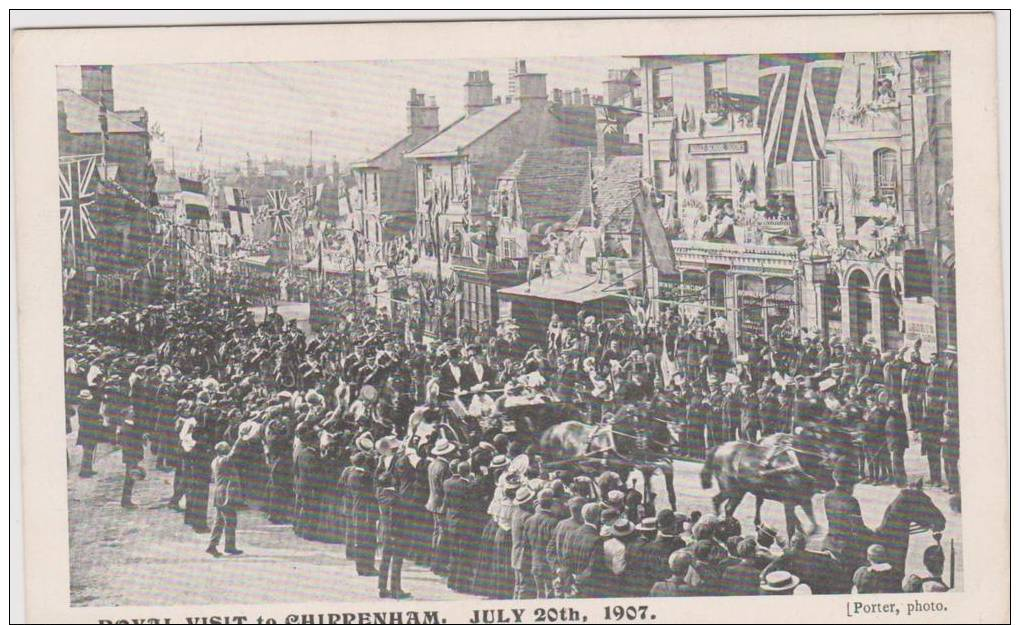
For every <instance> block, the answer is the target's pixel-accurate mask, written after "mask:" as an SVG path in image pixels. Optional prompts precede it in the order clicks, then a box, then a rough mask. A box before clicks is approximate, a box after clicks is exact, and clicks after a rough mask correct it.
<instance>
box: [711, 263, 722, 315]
mask: <svg viewBox="0 0 1020 625" xmlns="http://www.w3.org/2000/svg"><path fill="white" fill-rule="evenodd" d="M708 307H709V316H710V318H713V319H714V318H716V317H725V316H726V273H725V272H722V271H713V272H711V273H710V274H709V278H708Z"/></svg>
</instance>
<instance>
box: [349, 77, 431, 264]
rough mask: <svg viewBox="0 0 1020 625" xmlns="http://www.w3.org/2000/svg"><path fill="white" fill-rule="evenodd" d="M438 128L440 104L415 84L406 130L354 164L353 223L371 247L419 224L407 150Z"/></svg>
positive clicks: (397, 236)
mask: <svg viewBox="0 0 1020 625" xmlns="http://www.w3.org/2000/svg"><path fill="white" fill-rule="evenodd" d="M437 132H439V107H438V106H436V99H435V97H433V96H426V95H425V94H424V93H419V92H418V90H417V89H411V92H410V95H409V97H408V101H407V134H405V135H404V136H403V137H401V138H400V139H399V140H398V141H396V142H395V143H392V144H390V145H389V146H388V147H386V149H384V150H383V151H381V152H379V153H377V154H375V155H374V156H372V157H370V158H367V159H365V160H363V161H361V162H358V163H355V164H353V165H351V171H352V173H353V175H354V177H355V186H354V189H353V190H352V191H353V192H354V193H356V194H357V196H358V197H357V199H356V200H355V201H354V202H353V204H352V206H353V209H354V210H353V211H352V216H351V218H350V227H352V228H354V229H355V230H356V231H357V232H359V233H360V234H361V236H362V238H363V239H364V241H365V243H366V245H367V246H368V247H369V248H370V249H374V250H381V249H382V247H383V245H384V244H385V243H387V242H389V241H392V240H394V239H397V238H399V237H402V236H404V235H407V234H409V233H410V232H411V231H412V230H413V229H414V225H415V214H416V213H415V193H416V189H415V174H416V167H415V163H414V161H412V160H408V159H405V158H404V155H406V154H407V153H408V152H410V151H411V150H413V149H414V148H416V147H418V146H419V145H421V144H422V143H424V142H425V141H426V140H427V139H428V138H429V137H431V136H432V135H434V134H436V133H437Z"/></svg>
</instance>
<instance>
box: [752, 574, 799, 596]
mask: <svg viewBox="0 0 1020 625" xmlns="http://www.w3.org/2000/svg"><path fill="white" fill-rule="evenodd" d="M799 584H800V579H798V577H797V576H796V575H794V574H793V573H790V572H788V571H772V572H771V573H769V574H768V575H766V576H765V579H764V580H762V582H761V586H760V588H761V592H762V593H763V594H767V595H787V594H790V593H792V592H793V589H794V588H796V587H797V586H798V585H799Z"/></svg>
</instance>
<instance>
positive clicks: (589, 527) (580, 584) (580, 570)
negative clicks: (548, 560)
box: [566, 503, 604, 597]
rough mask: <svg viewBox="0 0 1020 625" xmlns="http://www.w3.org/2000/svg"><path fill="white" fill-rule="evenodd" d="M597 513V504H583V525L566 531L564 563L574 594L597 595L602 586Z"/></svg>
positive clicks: (598, 511) (601, 555)
mask: <svg viewBox="0 0 1020 625" xmlns="http://www.w3.org/2000/svg"><path fill="white" fill-rule="evenodd" d="M601 514H602V511H601V507H600V504H597V503H588V504H585V505H584V507H583V508H581V517H582V519H583V520H584V525H582V526H581V527H579V528H577V529H576V530H574V531H572V532H570V533H569V534H568V536H567V539H566V549H567V557H568V562H567V566H568V568H569V573H570V575H571V577H572V578H573V580H574V586H575V589H576V591H575V592H576V596H577V597H599V596H601V593H602V590H603V589H602V588H601V586H600V585H599V583H598V572H599V570H600V568H601V567H602V566H604V565H603V563H602V559H603V558H604V553H603V549H602V539H601V538H600V537H599V527H598V523H599V519H600V518H601Z"/></svg>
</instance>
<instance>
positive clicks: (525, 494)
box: [514, 486, 535, 506]
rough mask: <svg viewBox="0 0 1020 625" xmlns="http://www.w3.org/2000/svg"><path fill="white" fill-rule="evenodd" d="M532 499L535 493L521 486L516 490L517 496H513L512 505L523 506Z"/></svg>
mask: <svg viewBox="0 0 1020 625" xmlns="http://www.w3.org/2000/svg"><path fill="white" fill-rule="evenodd" d="M534 498H535V491H533V490H531V489H530V488H528V487H527V486H522V487H520V488H518V489H517V494H516V495H514V505H516V506H523V505H524V504H526V503H528V502H529V501H531V500H532V499H534Z"/></svg>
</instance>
